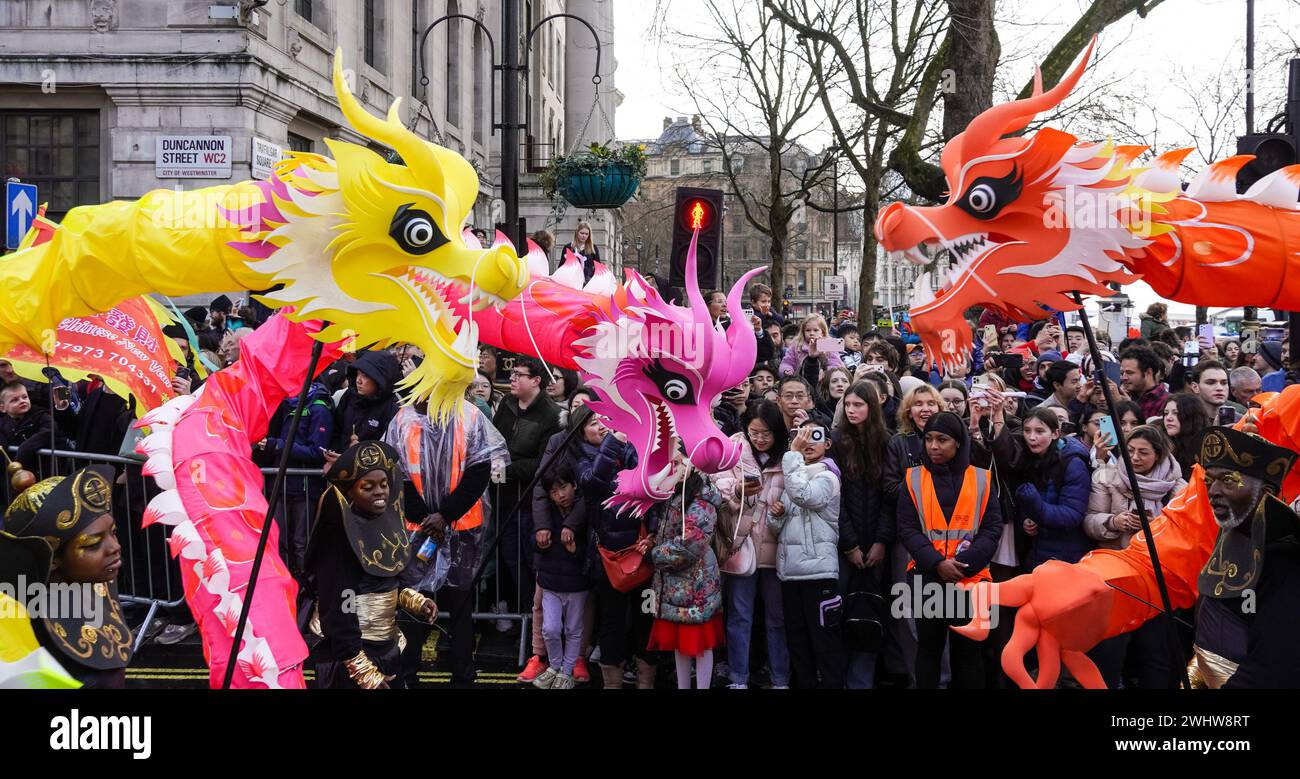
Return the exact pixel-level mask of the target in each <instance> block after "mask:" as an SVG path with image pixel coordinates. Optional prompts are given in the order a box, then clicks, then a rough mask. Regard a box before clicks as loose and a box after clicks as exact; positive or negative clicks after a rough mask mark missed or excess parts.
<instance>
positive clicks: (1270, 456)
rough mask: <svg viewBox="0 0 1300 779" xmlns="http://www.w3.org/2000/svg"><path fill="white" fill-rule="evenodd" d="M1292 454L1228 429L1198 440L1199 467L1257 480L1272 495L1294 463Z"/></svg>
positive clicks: (1209, 430)
mask: <svg viewBox="0 0 1300 779" xmlns="http://www.w3.org/2000/svg"><path fill="white" fill-rule="evenodd" d="M1295 460H1296V453H1295V452H1293V451H1291V450H1290V449H1286V448H1284V447H1281V446H1275V445H1274V444H1271V443H1269V442H1268V441H1265V440H1264V439H1263V438H1260V437H1259V436H1257V435H1251V434H1250V433H1243V432H1241V431H1240V430H1234V429H1232V428H1230V427H1211V428H1207V429H1206V431H1205V433H1204V435H1202V436H1201V458H1200V462H1201V467H1202V468H1227V469H1229V470H1233V471H1238V472H1240V473H1241V474H1242V475H1243V476H1251V477H1254V478H1256V479H1260V480H1261V481H1263V482H1264V483H1266V484H1268V485H1270V486H1271V487H1272V488H1273V490H1274V491H1277V490H1280V489H1281V488H1282V481H1283V480H1284V479H1286V475H1287V474H1288V473H1289V472H1290V471H1291V466H1292V465H1293V464H1294V463H1295Z"/></svg>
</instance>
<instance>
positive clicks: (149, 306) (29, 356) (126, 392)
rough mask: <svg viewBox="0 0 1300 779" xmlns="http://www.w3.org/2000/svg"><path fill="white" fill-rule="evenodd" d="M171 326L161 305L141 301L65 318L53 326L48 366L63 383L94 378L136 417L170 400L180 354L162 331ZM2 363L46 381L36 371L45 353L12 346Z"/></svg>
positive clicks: (39, 370)
mask: <svg viewBox="0 0 1300 779" xmlns="http://www.w3.org/2000/svg"><path fill="white" fill-rule="evenodd" d="M171 323H172V318H171V316H170V315H168V314H167V312H166V311H165V310H164V309H163V308H162V306H160V305H158V303H156V302H154V301H153V300H150V299H149V298H147V297H138V298H132V299H130V300H127V301H124V302H122V303H119V304H118V305H117V307H116V308H113V309H111V310H109V311H106V312H104V313H102V314H96V315H95V316H89V317H70V318H68V319H65V320H63V321H62V322H60V323H59V328H58V331H57V334H56V335H55V343H53V344H52V346H53V351H52V352H51V353H50V356H49V363H48V364H49V366H50V367H52V368H57V369H58V370H59V373H60V374H61V375H62V376H63V377H64V378H65V379H67V380H69V381H82V380H85V379H89V378H90V376H91V375H92V374H93V375H95V376H98V377H100V378H101V379H103V381H104V384H106V385H107V386H108V388H109V389H110V390H112V391H113V392H114V393H115V394H117V395H119V396H121V397H128V396H130V397H134V398H135V400H136V408H135V411H136V416H141V415H143V414H144V413H145V412H146V411H150V410H152V409H155V408H157V407H159V406H161V405H162V404H163V403H166V402H167V401H168V400H171V399H172V398H173V397H175V393H174V392H173V391H172V377H173V376H175V374H176V362H177V361H179V360H181V359H183V356H182V354H181V351H180V347H178V346H177V345H176V343H175V342H174V341H173V340H172V339H171V338H168V337H166V336H164V335H163V333H162V328H163V326H164V325H168V324H171ZM5 359H7V360H9V361H10V362H11V363H13V366H14V371H15V372H17V373H18V374H19V375H20V376H23V377H25V378H28V379H32V380H33V381H41V382H44V381H47V379H46V378H45V376H44V374H43V373H42V372H41V371H42V369H43V368H45V366H46V364H47V363H46V360H45V355H43V354H41V353H40V352H39V351H37V350H35V349H33V348H31V347H29V346H17V347H14V348H13V349H12V350H10V352H9V354H7V355H5Z"/></svg>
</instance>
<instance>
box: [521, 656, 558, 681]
mask: <svg viewBox="0 0 1300 779" xmlns="http://www.w3.org/2000/svg"><path fill="white" fill-rule="evenodd" d="M549 667H550V664H549V663H547V662H546V661H545V660H543V659H542V658H541V657H539V656H537V655H533V656H532V657H530V658H528V665H526V666H524V671H523V673H521V674H519V676H517V677H516V679H517V680H518V681H521V682H525V683H527V682H531V681H533V680H534V679H536V678H537V676H538V674H540V673H541V672H542V671H545V670H546V669H547V668H549Z"/></svg>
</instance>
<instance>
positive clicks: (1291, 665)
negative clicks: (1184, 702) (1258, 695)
mask: <svg viewBox="0 0 1300 779" xmlns="http://www.w3.org/2000/svg"><path fill="white" fill-rule="evenodd" d="M1295 460H1296V453H1295V452H1292V451H1290V450H1289V449H1284V448H1281V447H1278V446H1274V445H1272V444H1270V443H1268V442H1267V441H1264V440H1263V439H1262V438H1259V437H1258V436H1254V435H1251V434H1249V433H1244V432H1240V431H1237V430H1232V429H1230V428H1224V427H1213V428H1210V429H1209V430H1208V431H1206V433H1205V435H1204V437H1203V438H1202V439H1201V455H1200V463H1201V466H1202V467H1203V468H1205V481H1206V488H1207V489H1206V492H1207V493H1208V495H1209V499H1210V506H1211V508H1212V509H1213V510H1214V519H1215V522H1217V523H1218V525H1219V536H1218V538H1217V539H1216V540H1215V543H1214V550H1213V551H1212V552H1211V553H1210V559H1209V560H1208V561H1207V562H1206V564H1205V567H1204V568H1203V569H1202V570H1201V574H1200V577H1199V579H1198V581H1197V588H1198V589H1199V590H1200V593H1201V601H1200V605H1199V607H1198V608H1197V615H1196V646H1195V656H1194V658H1193V660H1192V664H1191V668H1190V669H1189V670H1190V672H1191V673H1190V675H1191V677H1192V680H1193V685H1194V686H1204V687H1209V688H1219V687H1223V688H1274V689H1275V688H1292V689H1294V688H1300V661H1297V658H1298V657H1300V608H1298V607H1297V605H1296V604H1298V603H1300V519H1298V518H1297V517H1296V514H1295V512H1294V511H1293V510H1292V509H1291V508H1290V507H1288V506H1287V505H1286V504H1285V503H1283V502H1282V501H1281V500H1279V499H1278V498H1277V497H1276V495H1277V493H1278V492H1279V491H1280V490H1281V486H1282V481H1283V479H1285V477H1286V475H1287V474H1288V473H1289V472H1290V470H1291V466H1292V465H1293V464H1294V463H1295Z"/></svg>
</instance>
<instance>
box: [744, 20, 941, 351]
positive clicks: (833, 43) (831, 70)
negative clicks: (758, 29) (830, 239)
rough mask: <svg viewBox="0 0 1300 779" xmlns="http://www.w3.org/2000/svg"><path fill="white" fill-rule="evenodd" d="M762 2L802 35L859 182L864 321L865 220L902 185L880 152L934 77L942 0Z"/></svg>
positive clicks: (872, 272) (872, 244) (868, 249)
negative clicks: (906, 0) (907, 1)
mask: <svg viewBox="0 0 1300 779" xmlns="http://www.w3.org/2000/svg"><path fill="white" fill-rule="evenodd" d="M765 6H766V7H767V8H768V10H770V11H771V13H772V15H773V16H774V17H776V18H777V19H779V20H780V21H781V22H782V23H783V24H785V25H786V26H788V27H790V28H791V29H792V30H795V31H796V32H798V33H799V34H800V37H801V38H802V39H803V49H804V56H805V57H806V58H807V60H808V62H809V64H810V66H811V67H812V71H813V75H814V77H815V78H816V81H817V94H818V97H819V99H820V100H821V103H822V109H823V111H825V113H826V115H827V118H828V122H829V124H830V127H831V131H832V133H833V135H834V139H835V142H836V145H837V146H838V147H839V149H840V151H841V153H842V155H843V157H844V159H845V160H846V161H847V163H848V165H849V167H850V168H851V169H852V170H853V171H854V172H855V173H856V174H857V177H858V178H859V179H860V181H861V200H860V202H859V203H857V204H856V205H857V207H858V208H859V209H860V211H861V214H862V220H863V224H864V225H867V226H868V227H867V229H866V230H865V231H864V233H865V234H864V241H863V261H862V264H861V269H860V271H859V274H858V300H859V305H858V321H859V324H860V326H862V327H864V328H865V327H869V326H871V323H872V322H873V321H874V318H875V317H874V307H873V306H872V302H873V301H874V300H875V290H876V270H877V269H876V260H875V258H876V249H877V244H876V240H875V236H874V235H873V233H872V232H871V230H870V227H869V225H871V224H872V223H873V222H874V221H875V218H876V214H877V212H878V211H879V210H880V204H881V202H882V201H883V200H884V199H885V198H889V197H892V196H895V194H896V193H897V192H898V190H899V188H900V186H901V183H902V182H901V181H900V180H899V178H898V177H897V176H891V175H889V167H888V154H887V153H888V150H889V149H890V148H892V147H894V146H896V145H897V144H898V143H899V142H900V136H901V135H902V133H903V132H904V131H905V130H906V128H907V126H908V123H909V120H910V115H909V113H908V112H909V111H911V110H912V109H913V108H914V106H916V104H917V102H918V100H917V98H918V95H919V94H920V93H921V92H924V91H925V90H926V86H925V85H926V83H927V80H928V79H931V78H935V77H937V71H935V70H934V69H933V68H932V67H930V66H929V63H932V62H933V61H934V60H935V55H936V50H937V49H938V48H939V46H940V44H941V37H942V33H943V26H944V23H945V17H946V14H945V8H944V5H943V3H942V0H918V2H915V3H912V4H911V7H910V8H904V7H901V4H900V3H897V2H891V3H867V2H863V0H820V1H819V2H817V3H815V4H810V3H809V2H808V1H807V0H766V2H765ZM857 63H862V69H861V70H860V69H859V68H858V65H857ZM935 86H936V87H937V85H935ZM918 126H919V127H924V123H919V125H918Z"/></svg>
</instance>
